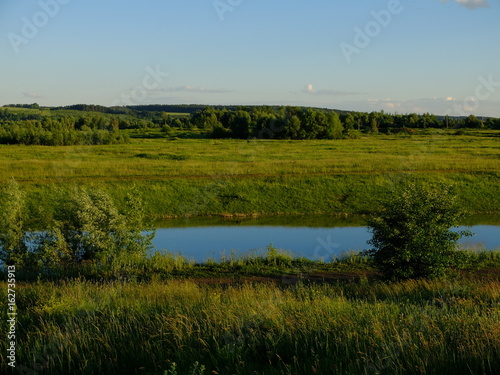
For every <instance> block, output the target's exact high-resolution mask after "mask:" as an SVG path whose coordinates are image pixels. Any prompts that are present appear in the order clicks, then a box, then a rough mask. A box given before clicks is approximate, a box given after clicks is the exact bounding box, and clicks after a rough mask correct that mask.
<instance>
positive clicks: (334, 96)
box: [0, 0, 500, 117]
mask: <svg viewBox="0 0 500 375" xmlns="http://www.w3.org/2000/svg"><path fill="white" fill-rule="evenodd" d="M499 19H500V1H499V0H447V1H446V0H337V1H331V0H309V1H305V0H300V1H299V0H286V1H284V0H119V1H118V0H24V1H19V0H0V51H1V55H0V105H4V104H10V103H34V102H37V103H39V104H40V105H42V106H60V105H71V104H78V103H85V104H100V105H105V106H111V105H141V104H222V105H238V104H242V105H244V104H248V105H259V104H267V105H302V106H314V107H325V108H333V109H342V110H356V111H368V112H370V111H379V110H384V111H386V112H389V113H412V112H416V113H425V112H430V113H434V114H437V115H443V114H449V115H455V116H464V115H469V114H475V115H482V116H493V117H500V22H499Z"/></svg>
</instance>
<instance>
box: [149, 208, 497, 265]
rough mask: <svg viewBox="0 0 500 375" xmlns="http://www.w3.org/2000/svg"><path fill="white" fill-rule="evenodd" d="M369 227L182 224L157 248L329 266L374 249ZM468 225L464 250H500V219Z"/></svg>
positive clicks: (310, 221)
mask: <svg viewBox="0 0 500 375" xmlns="http://www.w3.org/2000/svg"><path fill="white" fill-rule="evenodd" d="M284 219H286V220H284ZM363 223H364V219H363V218H362V217H349V218H342V219H340V218H332V217H322V216H301V217H287V218H269V217H267V218H259V219H245V220H222V219H219V218H212V219H203V220H199V219H197V220H193V219H181V220H175V221H174V220H172V221H168V222H164V223H159V224H157V226H158V227H159V228H158V229H157V233H156V238H155V241H154V245H155V248H156V249H159V250H160V249H166V250H168V251H171V252H175V253H181V254H182V255H184V256H186V257H188V258H190V259H194V260H195V261H199V262H202V261H205V260H207V259H208V258H213V259H220V258H221V255H222V256H228V255H229V254H231V252H235V253H236V254H243V255H244V254H247V253H249V252H254V253H255V252H257V253H259V252H263V251H264V249H265V248H266V247H267V246H268V245H269V244H273V245H274V246H275V247H276V248H281V249H285V250H288V251H290V252H291V253H293V254H294V255H296V256H299V257H306V258H309V259H316V260H317V259H323V260H325V261H328V260H330V259H331V258H332V257H335V256H339V255H341V254H342V253H343V252H345V251H350V250H354V251H361V250H365V249H368V247H369V246H368V245H367V241H368V240H369V239H370V237H371V234H370V233H369V231H368V229H367V228H366V227H364V226H362V225H363ZM467 224H468V225H472V224H474V225H472V226H471V227H466V226H463V227H460V228H458V230H463V229H471V230H472V232H473V233H475V234H476V235H475V236H474V237H468V238H463V239H462V240H461V241H460V244H461V246H462V247H467V248H473V249H481V248H485V249H489V250H491V249H500V218H499V217H498V216H492V217H480V218H479V217H477V218H476V221H475V222H473V221H469V222H468V223H467ZM167 225H168V227H167Z"/></svg>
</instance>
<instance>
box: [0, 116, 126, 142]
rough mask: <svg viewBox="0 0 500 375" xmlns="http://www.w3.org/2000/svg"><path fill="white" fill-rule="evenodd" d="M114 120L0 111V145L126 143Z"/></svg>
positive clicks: (124, 136) (124, 135)
mask: <svg viewBox="0 0 500 375" xmlns="http://www.w3.org/2000/svg"><path fill="white" fill-rule="evenodd" d="M119 129H120V128H119V122H118V121H117V120H113V119H108V118H104V117H80V118H74V117H58V118H53V117H48V116H41V115H37V114H27V115H22V114H17V113H11V112H9V111H8V110H5V109H4V110H0V144H22V145H43V146H70V145H99V144H116V143H125V142H128V140H129V136H128V134H126V133H124V132H121V131H120V130H119Z"/></svg>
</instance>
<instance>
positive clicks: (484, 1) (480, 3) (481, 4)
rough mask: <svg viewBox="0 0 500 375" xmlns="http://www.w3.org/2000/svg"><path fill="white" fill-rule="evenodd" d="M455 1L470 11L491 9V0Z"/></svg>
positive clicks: (446, 0) (443, 0)
mask: <svg viewBox="0 0 500 375" xmlns="http://www.w3.org/2000/svg"><path fill="white" fill-rule="evenodd" d="M454 1H455V2H456V3H458V4H460V5H462V6H464V7H466V8H469V9H476V8H489V6H490V4H489V3H488V1H489V0H454ZM441 2H442V3H447V2H448V0H441Z"/></svg>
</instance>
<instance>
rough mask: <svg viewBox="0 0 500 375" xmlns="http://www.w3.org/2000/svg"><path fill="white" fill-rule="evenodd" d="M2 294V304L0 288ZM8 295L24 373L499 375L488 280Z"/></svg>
mask: <svg viewBox="0 0 500 375" xmlns="http://www.w3.org/2000/svg"><path fill="white" fill-rule="evenodd" d="M1 291H2V301H4V300H5V299H6V296H5V295H4V291H5V284H4V283H2V287H1ZM17 293H18V301H17V304H18V309H19V311H22V314H20V315H19V324H18V342H19V345H18V353H17V355H18V361H19V364H22V367H21V368H20V370H24V371H25V372H24V373H26V371H32V372H30V373H37V374H38V373H41V374H42V373H43V374H45V373H47V374H97V373H101V374H102V373H106V374H167V375H169V374H171V375H173V374H228V375H229V374H263V375H264V374H265V375H268V374H325V375H326V374H446V373H454V374H497V373H498V369H499V368H500V326H499V323H498V322H499V321H500V283H499V281H498V276H497V277H496V278H495V277H490V278H487V277H486V278H484V277H483V278H481V277H473V278H468V277H462V278H460V277H459V278H455V279H446V280H434V281H423V280H421V281H405V282H399V283H393V284H386V283H381V282H376V281H368V280H367V279H361V281H359V282H347V283H345V282H343V283H340V282H339V283H333V284H324V283H323V284H315V283H307V282H299V283H298V284H290V285H281V286H280V285H278V284H271V283H240V284H230V285H227V284H215V285H207V284H203V283H200V282H197V281H179V280H173V281H169V282H154V281H153V282H150V283H134V282H120V281H116V282H112V283H102V282H92V281H84V280H70V281H60V282H38V283H31V284H24V283H20V284H19V285H18V288H17ZM5 324H6V323H5V321H2V325H5ZM1 356H2V357H3V356H5V354H4V351H3V350H2V354H1ZM3 363H4V364H5V361H3ZM4 366H5V365H4ZM4 369H5V367H4Z"/></svg>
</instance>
